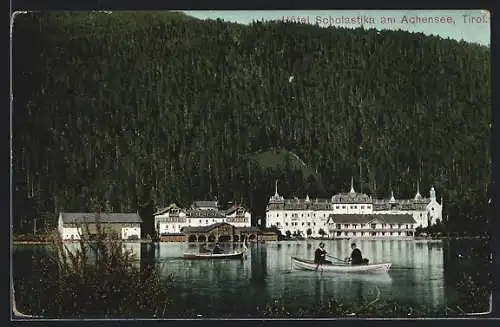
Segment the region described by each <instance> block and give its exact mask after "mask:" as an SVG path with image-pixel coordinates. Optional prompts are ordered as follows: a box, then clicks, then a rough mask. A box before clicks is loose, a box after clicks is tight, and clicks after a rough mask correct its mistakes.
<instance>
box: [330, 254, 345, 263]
mask: <svg viewBox="0 0 500 327" xmlns="http://www.w3.org/2000/svg"><path fill="white" fill-rule="evenodd" d="M326 256H327V257H329V258H332V259H335V260H338V261H341V262H345V260H342V259H339V258H335V257H332V256H331V255H328V254H327V255H326Z"/></svg>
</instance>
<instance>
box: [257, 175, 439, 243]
mask: <svg viewBox="0 0 500 327" xmlns="http://www.w3.org/2000/svg"><path fill="white" fill-rule="evenodd" d="M266 211H267V212H266V227H273V226H274V227H277V228H278V229H279V230H280V232H281V233H282V234H283V235H285V234H286V232H287V231H289V232H290V233H292V234H294V233H300V234H301V235H302V236H308V235H307V231H308V230H309V229H310V232H311V234H310V236H312V237H319V236H322V235H321V234H322V233H320V231H321V230H322V231H324V233H325V234H324V236H328V237H330V238H352V237H396V238H401V237H413V236H414V232H415V229H416V228H417V227H419V226H421V227H427V226H429V224H430V225H432V224H435V223H436V221H437V220H438V219H439V220H442V200H441V204H440V203H438V202H437V200H436V191H435V189H434V187H431V189H430V191H429V197H428V198H424V197H423V196H422V195H421V194H420V192H419V188H418V186H417V193H416V194H415V197H414V198H413V199H402V200H399V199H395V197H394V194H393V193H391V198H390V199H372V197H371V196H368V195H366V194H364V193H357V192H356V191H355V190H354V186H353V180H352V179H351V190H350V192H348V193H340V194H335V195H333V196H332V197H331V199H314V200H311V199H309V196H306V198H305V199H298V198H294V199H285V198H283V197H282V196H280V195H279V194H278V186H277V183H276V189H275V194H274V195H273V196H271V197H270V198H269V203H268V205H267V210H266Z"/></svg>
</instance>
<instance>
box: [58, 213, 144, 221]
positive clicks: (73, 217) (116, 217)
mask: <svg viewBox="0 0 500 327" xmlns="http://www.w3.org/2000/svg"><path fill="white" fill-rule="evenodd" d="M61 216H62V221H63V223H67V224H83V223H96V222H101V223H127V224H131V223H133V224H140V223H142V219H141V217H139V215H138V214H137V213H135V212H134V213H91V212H61Z"/></svg>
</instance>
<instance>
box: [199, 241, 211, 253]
mask: <svg viewBox="0 0 500 327" xmlns="http://www.w3.org/2000/svg"><path fill="white" fill-rule="evenodd" d="M209 252H212V251H210V249H209V248H208V245H207V243H204V244H203V245H202V246H201V248H200V253H209Z"/></svg>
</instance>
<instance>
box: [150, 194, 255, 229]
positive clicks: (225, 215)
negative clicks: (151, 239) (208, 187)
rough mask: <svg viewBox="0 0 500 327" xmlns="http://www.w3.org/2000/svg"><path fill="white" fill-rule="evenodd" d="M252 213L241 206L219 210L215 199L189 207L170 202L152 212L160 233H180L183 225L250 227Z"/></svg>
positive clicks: (195, 203)
mask: <svg viewBox="0 0 500 327" xmlns="http://www.w3.org/2000/svg"><path fill="white" fill-rule="evenodd" d="M251 219H252V215H251V214H250V212H248V211H247V210H246V209H245V208H243V207H242V206H233V207H232V208H230V209H228V210H220V209H219V206H218V203H217V201H195V202H194V203H193V205H192V206H191V208H189V209H183V208H179V207H178V206H177V205H175V204H172V205H170V206H168V207H166V208H163V209H160V210H158V211H157V212H155V213H154V223H155V229H156V231H157V232H158V233H159V234H160V235H168V234H178V233H182V228H184V227H200V226H209V225H212V224H216V223H228V224H231V225H233V226H235V227H250V226H251V221H252V220H251Z"/></svg>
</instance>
